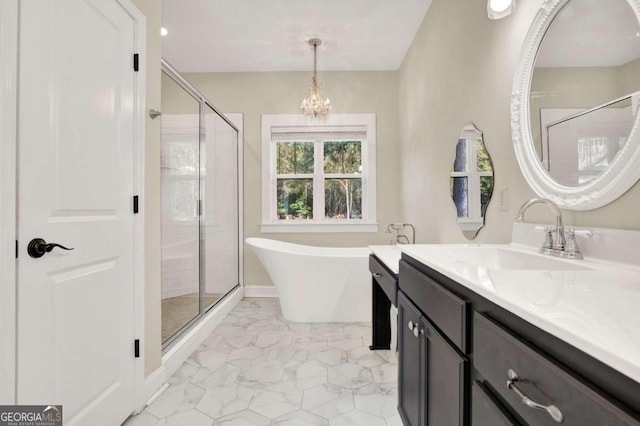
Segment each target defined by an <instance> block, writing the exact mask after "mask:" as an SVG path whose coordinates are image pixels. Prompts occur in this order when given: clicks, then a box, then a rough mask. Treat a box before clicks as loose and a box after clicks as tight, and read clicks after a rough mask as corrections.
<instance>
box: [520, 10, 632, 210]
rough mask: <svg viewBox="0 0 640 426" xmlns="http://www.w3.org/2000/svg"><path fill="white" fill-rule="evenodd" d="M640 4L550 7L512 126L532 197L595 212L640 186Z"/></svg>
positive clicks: (527, 45)
mask: <svg viewBox="0 0 640 426" xmlns="http://www.w3.org/2000/svg"><path fill="white" fill-rule="evenodd" d="M639 16H640V3H639V2H638V1H636V0H609V1H601V0H547V1H545V2H544V3H543V5H542V7H541V9H540V11H539V12H538V14H537V15H536V17H535V19H534V21H533V23H532V25H531V28H530V29H529V32H528V34H527V37H526V39H525V42H524V45H523V49H522V56H521V59H520V63H519V66H518V70H517V72H516V77H515V81H514V88H513V96H512V105H511V114H512V117H511V125H512V134H513V143H514V148H515V151H516V157H517V159H518V163H519V164H520V168H521V169H522V172H523V174H524V176H525V178H526V179H527V182H528V183H529V184H530V185H531V187H532V188H533V190H534V191H535V192H536V193H537V194H538V195H539V196H541V197H545V198H549V199H551V200H553V201H554V202H555V203H557V204H558V205H560V206H561V207H563V208H568V209H573V210H588V209H594V208H597V207H600V206H603V205H605V204H607V203H609V202H611V201H613V200H615V199H616V198H618V197H619V196H620V195H622V194H623V193H624V192H625V191H627V190H628V189H629V188H630V187H631V186H632V185H633V184H634V183H635V182H636V181H637V180H638V178H640V134H639V133H638V131H639V129H638V127H639V120H638V117H639V116H638V113H637V111H638V102H639V98H640V24H639Z"/></svg>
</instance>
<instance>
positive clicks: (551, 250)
mask: <svg viewBox="0 0 640 426" xmlns="http://www.w3.org/2000/svg"><path fill="white" fill-rule="evenodd" d="M535 204H544V205H545V206H547V207H548V208H549V209H551V211H552V212H553V213H554V214H555V215H556V225H555V226H552V227H548V228H546V238H545V242H544V245H543V246H542V248H540V250H539V251H540V253H543V254H550V255H552V256H560V254H561V253H563V252H564V249H565V245H566V240H565V237H564V222H563V220H562V211H561V210H560V208H559V207H558V206H557V205H556V204H555V203H554V202H553V201H551V200H548V199H546V198H532V199H530V200H529V201H527V202H526V203H524V204H523V205H522V206H520V209H519V210H518V215H517V216H516V218H515V219H514V220H515V221H516V222H524V214H525V212H526V211H527V210H528V209H529V207H531V206H533V205H535Z"/></svg>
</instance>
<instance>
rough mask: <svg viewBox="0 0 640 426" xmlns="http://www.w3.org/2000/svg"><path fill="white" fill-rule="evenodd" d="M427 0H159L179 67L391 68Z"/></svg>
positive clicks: (168, 52)
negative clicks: (315, 44) (314, 44)
mask: <svg viewBox="0 0 640 426" xmlns="http://www.w3.org/2000/svg"><path fill="white" fill-rule="evenodd" d="M430 4H431V0H163V2H162V7H163V26H164V27H165V28H167V29H168V30H169V35H167V36H166V37H163V38H162V56H163V57H164V58H165V59H166V60H167V61H168V62H169V63H170V64H172V65H173V66H174V67H175V68H176V69H177V70H178V71H180V72H239V71H302V70H305V71H306V70H310V69H312V66H313V53H312V52H313V50H312V49H311V48H310V47H309V45H308V44H307V40H309V39H310V38H314V37H315V38H320V39H321V40H322V46H320V47H319V48H318V70H327V71H329V70H331V71H337V70H397V69H398V68H400V65H401V64H402V61H403V59H404V57H405V54H406V53H407V50H408V49H409V46H410V45H411V42H412V41H413V38H414V37H415V34H416V32H417V31H418V28H419V26H420V24H421V23H422V20H423V18H424V16H425V13H426V12H427V9H428V8H429V5H430Z"/></svg>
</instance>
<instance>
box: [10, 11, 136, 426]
mask: <svg viewBox="0 0 640 426" xmlns="http://www.w3.org/2000/svg"><path fill="white" fill-rule="evenodd" d="M20 8H21V11H20V15H21V18H20V39H21V40H20V82H19V96H20V102H19V117H20V119H19V124H18V126H19V134H20V139H19V158H18V164H19V176H18V182H19V183H18V193H19V195H18V218H19V226H18V238H19V240H20V244H21V245H20V247H21V250H20V253H19V258H18V301H19V302H18V357H17V358H18V373H17V374H18V377H17V379H18V387H17V399H18V403H19V404H47V405H48V404H62V405H63V406H64V416H65V425H73V424H92V425H102V424H104V425H107V424H114V423H117V422H118V421H119V420H124V419H125V418H126V417H127V415H128V414H129V413H130V412H131V411H132V410H133V395H134V388H133V385H134V383H133V380H134V358H133V338H134V335H133V327H134V274H133V259H134V257H133V247H134V240H133V235H134V232H133V230H134V228H133V226H134V222H133V214H132V210H131V197H132V195H133V167H134V166H133V164H134V163H133V161H134V157H133V153H134V151H133V148H134V133H133V132H134V126H133V123H134V121H133V119H134V115H133V114H134V111H133V98H134V94H135V91H134V90H135V86H134V85H135V74H134V72H133V69H132V57H133V56H132V55H133V53H134V22H133V20H132V18H131V17H130V16H129V15H128V13H127V12H126V11H125V10H124V9H122V7H121V6H120V5H119V4H118V2H117V1H113V0H110V1H104V0H93V1H88V0H86V1H84V0H46V1H44V0H38V1H35V0H31V1H22V2H21V3H20ZM37 237H40V238H44V239H45V240H46V241H47V242H49V243H51V242H55V243H59V244H62V245H65V246H68V247H72V248H74V250H73V251H64V250H61V249H57V248H56V249H54V250H53V251H51V252H50V253H46V254H45V255H44V256H43V257H41V258H38V259H34V258H31V257H29V255H28V254H27V251H26V248H27V245H28V243H29V241H30V240H32V239H33V238H37Z"/></svg>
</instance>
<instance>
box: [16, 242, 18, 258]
mask: <svg viewBox="0 0 640 426" xmlns="http://www.w3.org/2000/svg"><path fill="white" fill-rule="evenodd" d="M17 258H18V240H16V259H17Z"/></svg>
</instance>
